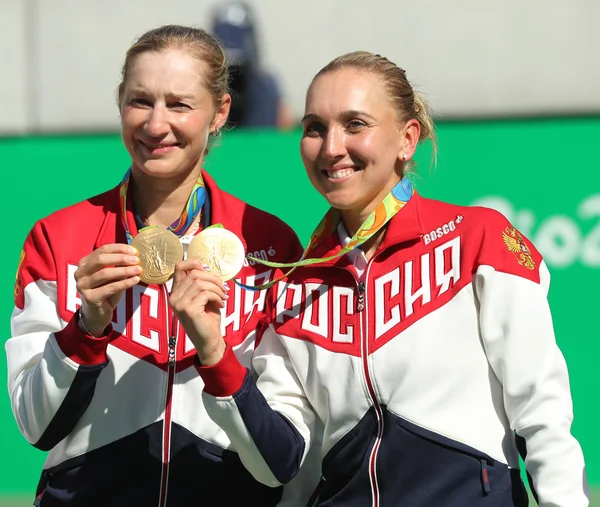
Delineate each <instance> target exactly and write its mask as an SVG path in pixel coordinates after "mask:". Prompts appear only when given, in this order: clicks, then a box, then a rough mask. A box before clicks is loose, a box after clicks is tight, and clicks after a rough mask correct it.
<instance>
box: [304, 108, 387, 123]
mask: <svg viewBox="0 0 600 507" xmlns="http://www.w3.org/2000/svg"><path fill="white" fill-rule="evenodd" d="M339 116H340V117H341V118H342V120H350V119H352V118H356V117H357V116H362V117H364V118H368V119H370V120H373V121H375V118H374V117H373V116H371V115H370V114H369V113H366V112H365V111H358V110H356V109H351V110H349V111H343V112H342V113H341V114H340V115H339ZM307 120H311V121H323V120H322V118H321V117H320V116H319V115H318V114H315V113H308V114H305V115H304V117H303V118H302V123H304V122H305V121H307Z"/></svg>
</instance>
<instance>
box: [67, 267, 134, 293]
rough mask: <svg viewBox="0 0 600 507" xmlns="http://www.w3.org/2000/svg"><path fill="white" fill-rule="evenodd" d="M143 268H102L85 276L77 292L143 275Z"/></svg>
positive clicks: (79, 281)
mask: <svg viewBox="0 0 600 507" xmlns="http://www.w3.org/2000/svg"><path fill="white" fill-rule="evenodd" d="M141 272H142V268H141V267H140V266H139V265H136V266H128V267H118V268H102V269H100V270H99V271H96V272H94V273H92V274H90V275H88V276H84V277H82V278H80V279H79V280H78V281H77V284H76V286H77V290H78V291H79V292H81V291H82V290H86V289H95V288H97V287H101V286H103V285H107V284H109V283H112V282H115V281H119V280H124V279H126V278H130V277H132V276H137V275H139V274H141Z"/></svg>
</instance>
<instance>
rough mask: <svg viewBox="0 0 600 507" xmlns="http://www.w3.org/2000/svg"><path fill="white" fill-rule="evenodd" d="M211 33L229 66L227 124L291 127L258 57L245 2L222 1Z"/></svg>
mask: <svg viewBox="0 0 600 507" xmlns="http://www.w3.org/2000/svg"><path fill="white" fill-rule="evenodd" d="M211 29H212V33H213V35H215V36H216V37H217V38H218V39H219V40H220V41H221V43H222V45H223V47H224V48H225V52H226V55H227V61H228V63H229V65H230V69H229V71H230V74H231V84H230V88H231V90H232V103H231V112H230V114H229V120H228V121H229V123H231V124H233V125H238V126H242V127H279V128H290V127H292V126H294V124H295V122H294V118H293V116H292V113H291V110H290V108H289V106H288V105H287V104H286V103H284V101H283V99H282V97H281V91H280V88H279V84H278V82H277V79H276V78H275V76H274V75H273V74H272V73H270V72H268V71H267V70H266V69H264V68H263V67H262V65H261V62H260V59H259V52H258V47H257V46H258V45H257V36H256V24H255V20H254V14H253V12H252V9H251V8H250V6H249V5H248V4H246V3H245V2H239V1H226V2H224V3H222V4H220V5H219V6H218V7H217V8H216V9H215V11H214V13H213V19H212V27H211Z"/></svg>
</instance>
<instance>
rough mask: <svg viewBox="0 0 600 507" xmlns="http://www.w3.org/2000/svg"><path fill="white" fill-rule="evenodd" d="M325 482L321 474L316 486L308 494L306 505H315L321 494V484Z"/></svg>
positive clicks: (323, 484) (307, 506)
mask: <svg viewBox="0 0 600 507" xmlns="http://www.w3.org/2000/svg"><path fill="white" fill-rule="evenodd" d="M326 482H327V479H325V476H324V475H322V476H321V479H320V480H319V484H317V487H316V488H315V490H314V491H313V492H312V495H310V498H309V499H308V502H307V504H306V507H314V506H315V505H317V503H318V501H319V496H320V495H321V490H322V489H323V486H325V483H326Z"/></svg>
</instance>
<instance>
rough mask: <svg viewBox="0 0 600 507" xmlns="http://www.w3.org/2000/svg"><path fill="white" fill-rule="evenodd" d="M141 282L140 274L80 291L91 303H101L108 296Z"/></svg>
mask: <svg viewBox="0 0 600 507" xmlns="http://www.w3.org/2000/svg"><path fill="white" fill-rule="evenodd" d="M139 282H140V277H139V276H131V277H129V278H125V279H123V280H117V281H115V282H112V283H109V284H106V285H102V286H100V287H97V288H94V289H84V290H82V291H80V292H79V293H80V294H81V297H82V298H83V299H84V300H85V301H86V302H87V303H91V304H99V303H103V302H104V301H106V300H107V299H108V298H110V297H112V296H114V295H115V294H118V293H120V292H123V291H126V290H127V289H130V288H131V287H133V286H134V285H137V284H138V283H139Z"/></svg>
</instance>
